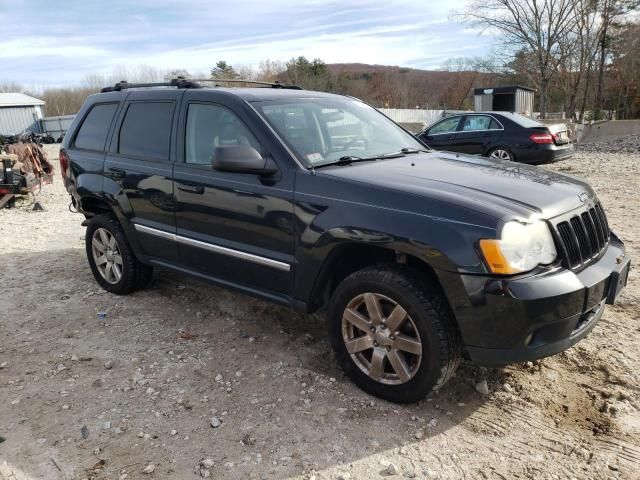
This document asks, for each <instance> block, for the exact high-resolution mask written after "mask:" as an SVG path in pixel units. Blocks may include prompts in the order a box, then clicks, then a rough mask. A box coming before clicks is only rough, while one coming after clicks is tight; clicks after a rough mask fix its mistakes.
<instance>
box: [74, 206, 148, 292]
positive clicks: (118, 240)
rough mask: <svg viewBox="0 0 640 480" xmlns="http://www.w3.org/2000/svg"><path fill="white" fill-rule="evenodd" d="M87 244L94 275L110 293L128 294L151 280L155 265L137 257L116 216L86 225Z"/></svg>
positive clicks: (98, 216) (95, 219) (102, 217)
mask: <svg viewBox="0 0 640 480" xmlns="http://www.w3.org/2000/svg"><path fill="white" fill-rule="evenodd" d="M85 243H86V250H87V259H88V260H89V266H90V267H91V271H92V273H93V276H94V278H95V279H96V281H97V282H98V283H99V284H100V286H101V287H102V288H104V289H105V290H107V291H108V292H111V293H116V294H119V295H125V294H127V293H131V292H133V291H135V290H138V289H140V288H144V287H145V286H146V285H147V284H148V283H149V280H150V279H151V275H152V272H153V270H152V268H151V267H149V266H148V265H144V264H143V263H141V262H140V261H138V259H137V258H136V257H135V255H134V253H133V250H132V249H131V247H130V246H129V242H127V238H126V236H125V234H124V231H123V230H122V227H121V226H120V224H119V223H118V221H117V220H116V218H115V217H114V216H113V215H108V214H104V215H96V216H95V217H93V218H92V219H91V221H90V222H89V225H88V226H87V232H86V234H85Z"/></svg>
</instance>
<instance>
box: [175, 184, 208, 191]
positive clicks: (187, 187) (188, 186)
mask: <svg viewBox="0 0 640 480" xmlns="http://www.w3.org/2000/svg"><path fill="white" fill-rule="evenodd" d="M178 190H182V191H183V192H187V193H197V194H203V193H204V187H203V186H202V185H197V184H195V183H181V184H179V185H178Z"/></svg>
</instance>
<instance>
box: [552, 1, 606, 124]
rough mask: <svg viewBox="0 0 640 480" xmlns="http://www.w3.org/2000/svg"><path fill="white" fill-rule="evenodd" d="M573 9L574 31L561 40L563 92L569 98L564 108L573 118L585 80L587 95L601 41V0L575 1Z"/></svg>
mask: <svg viewBox="0 0 640 480" xmlns="http://www.w3.org/2000/svg"><path fill="white" fill-rule="evenodd" d="M573 9H574V12H575V22H574V25H573V30H572V31H570V32H569V34H568V35H566V36H565V37H564V38H562V39H561V40H560V43H559V51H560V58H561V60H560V62H559V72H558V73H559V77H560V91H561V92H562V94H563V97H564V99H565V102H564V105H563V107H564V109H565V111H566V112H568V114H569V115H570V117H573V116H574V115H575V112H576V107H577V102H578V95H579V93H580V86H581V85H582V84H583V83H584V84H586V89H585V93H584V95H585V96H586V95H587V91H588V84H589V81H590V73H591V68H592V66H593V62H594V59H595V54H596V51H597V42H598V27H597V18H598V14H597V0H573ZM583 103H584V102H583ZM581 116H582V115H581Z"/></svg>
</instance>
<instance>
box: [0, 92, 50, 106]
mask: <svg viewBox="0 0 640 480" xmlns="http://www.w3.org/2000/svg"><path fill="white" fill-rule="evenodd" d="M33 105H44V102H43V101H42V100H40V99H38V98H34V97H30V96H29V95H25V94H24V93H0V107H31V106H33Z"/></svg>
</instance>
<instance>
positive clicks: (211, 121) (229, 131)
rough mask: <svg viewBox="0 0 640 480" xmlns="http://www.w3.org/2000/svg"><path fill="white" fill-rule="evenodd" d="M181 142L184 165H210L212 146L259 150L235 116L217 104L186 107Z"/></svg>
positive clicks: (249, 133)
mask: <svg viewBox="0 0 640 480" xmlns="http://www.w3.org/2000/svg"><path fill="white" fill-rule="evenodd" d="M185 140H186V141H185V159H186V161H187V163H199V164H204V165H208V164H210V163H211V157H212V156H213V151H214V150H215V149H216V147H224V146H228V145H249V146H251V147H253V148H255V149H256V150H258V151H260V150H261V148H260V144H259V143H258V141H257V140H256V138H255V137H254V136H253V134H252V133H251V132H250V131H249V130H248V129H247V127H246V126H245V124H244V123H242V121H241V120H240V119H239V118H238V117H237V116H236V114H235V113H233V112H232V111H231V110H229V109H227V108H225V107H221V106H219V105H200V104H197V103H192V104H191V105H189V110H188V112H187V131H186V139H185Z"/></svg>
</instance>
